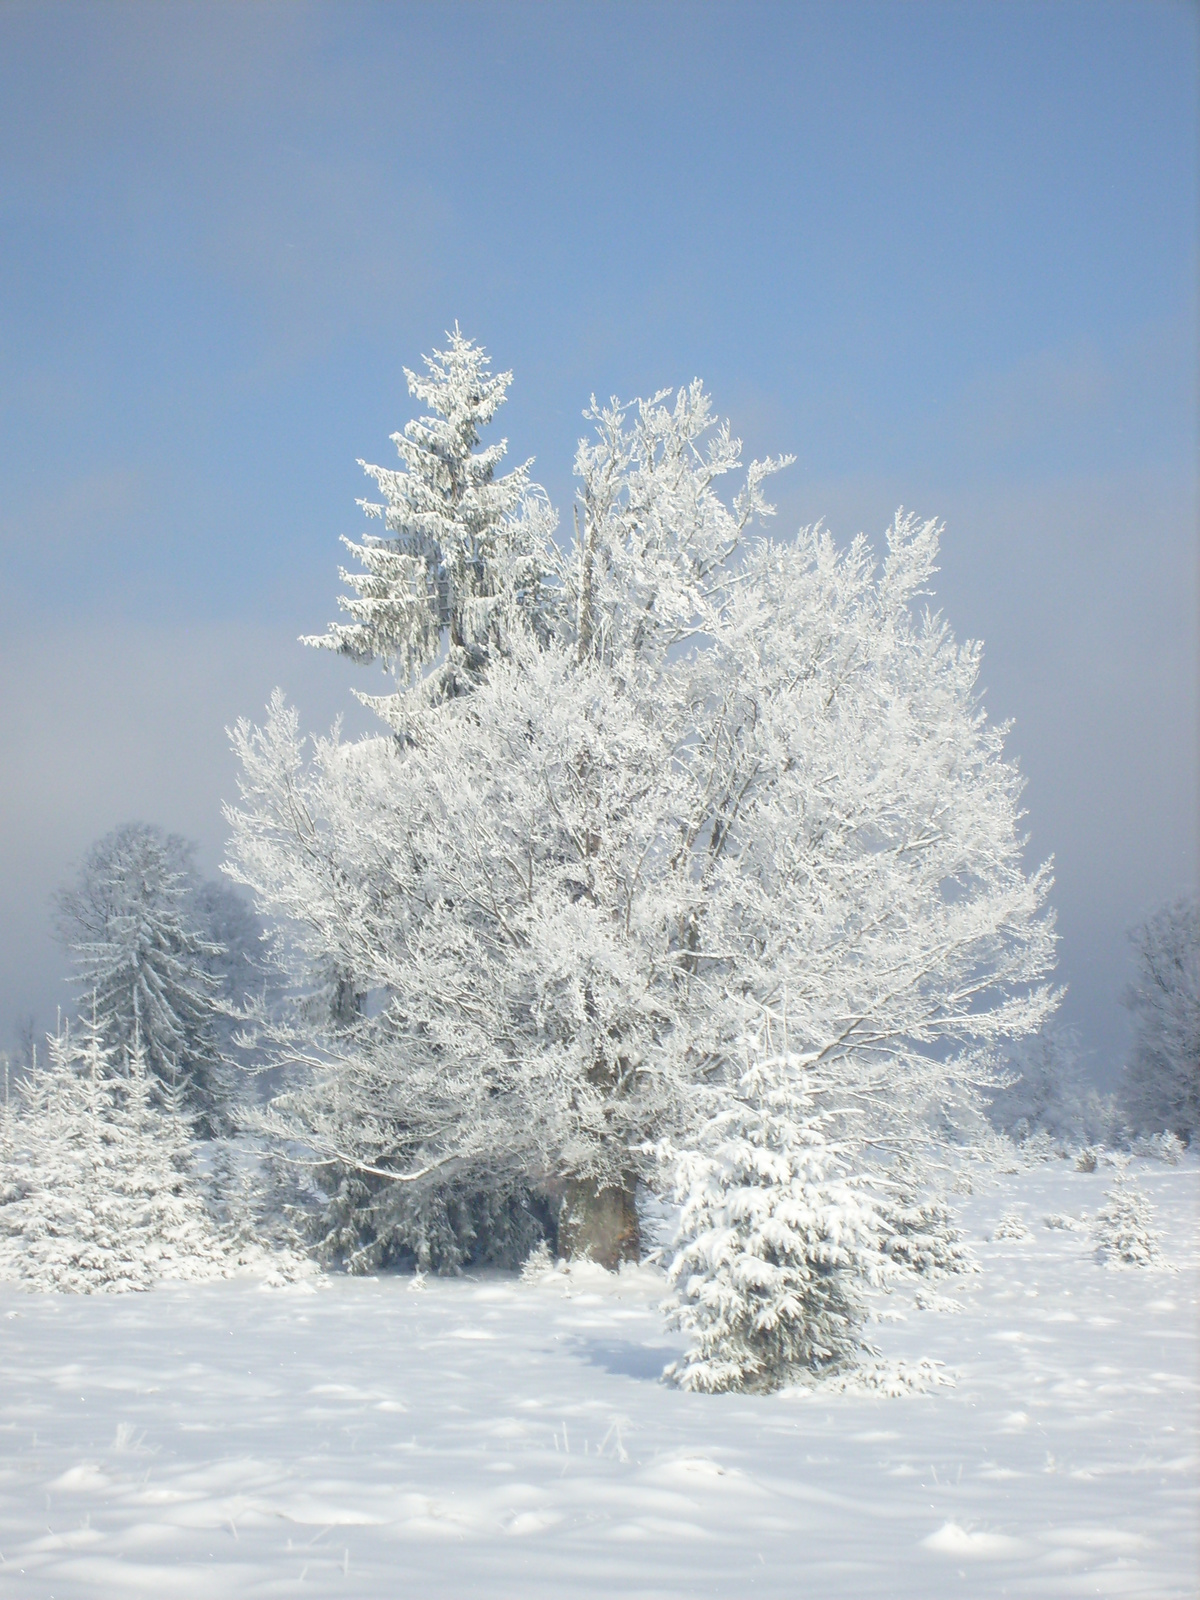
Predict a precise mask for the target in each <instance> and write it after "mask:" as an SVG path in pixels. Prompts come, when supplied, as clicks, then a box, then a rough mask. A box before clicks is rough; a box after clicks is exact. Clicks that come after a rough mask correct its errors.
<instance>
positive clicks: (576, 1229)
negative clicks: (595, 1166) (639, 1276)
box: [558, 1178, 642, 1272]
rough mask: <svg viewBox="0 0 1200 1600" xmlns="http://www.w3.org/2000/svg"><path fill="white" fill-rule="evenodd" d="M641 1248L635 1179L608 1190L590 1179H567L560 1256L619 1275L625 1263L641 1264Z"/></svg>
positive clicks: (560, 1221)
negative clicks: (639, 1260) (637, 1262)
mask: <svg viewBox="0 0 1200 1600" xmlns="http://www.w3.org/2000/svg"><path fill="white" fill-rule="evenodd" d="M641 1249H642V1238H641V1232H640V1230H639V1228H638V1214H637V1201H636V1198H635V1195H634V1186H633V1179H632V1178H627V1179H626V1180H625V1181H624V1183H623V1184H622V1185H621V1186H620V1187H612V1188H604V1189H600V1188H597V1186H596V1184H595V1182H593V1181H592V1180H590V1179H586V1178H568V1179H567V1181H566V1183H564V1184H563V1189H562V1203H561V1206H560V1208H559V1213H558V1253H559V1255H561V1256H565V1257H566V1258H567V1259H568V1260H578V1259H580V1258H584V1259H586V1260H588V1261H594V1262H596V1263H597V1265H598V1266H601V1267H607V1268H608V1270H609V1271H610V1272H615V1271H616V1269H617V1268H618V1267H619V1266H620V1264H621V1262H622V1261H637V1260H638V1259H639V1257H640V1255H641Z"/></svg>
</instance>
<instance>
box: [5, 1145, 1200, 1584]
mask: <svg viewBox="0 0 1200 1600" xmlns="http://www.w3.org/2000/svg"><path fill="white" fill-rule="evenodd" d="M978 1173H979V1175H978V1177H977V1179H976V1181H975V1192H974V1194H972V1195H970V1196H967V1197H965V1198H963V1200H962V1221H963V1224H964V1226H965V1227H966V1228H967V1229H968V1230H969V1234H970V1237H971V1240H972V1242H973V1244H974V1247H975V1250H976V1253H977V1255H978V1257H979V1259H980V1261H981V1263H982V1265H983V1268H984V1270H983V1272H982V1273H981V1274H979V1275H978V1276H975V1277H973V1278H971V1279H968V1280H961V1279H959V1280H950V1281H949V1283H945V1282H944V1283H942V1284H941V1285H939V1286H938V1288H939V1296H938V1299H937V1301H936V1302H935V1304H934V1306H933V1307H932V1308H929V1309H920V1308H918V1307H917V1305H915V1304H914V1301H913V1297H912V1295H911V1294H905V1295H903V1296H902V1295H900V1294H897V1295H893V1296H891V1297H890V1298H889V1299H887V1300H884V1301H881V1302H880V1305H881V1308H882V1309H883V1310H884V1311H885V1313H888V1314H889V1315H888V1319H887V1320H884V1321H882V1322H880V1323H878V1324H877V1325H876V1327H875V1328H874V1330H873V1336H874V1338H875V1341H876V1343H877V1344H878V1345H879V1346H880V1348H881V1350H882V1351H883V1354H884V1356H885V1357H886V1358H887V1359H888V1360H889V1361H891V1362H893V1363H898V1362H911V1361H913V1360H915V1359H917V1358H919V1357H930V1358H933V1359H934V1360H937V1361H941V1362H944V1363H945V1365H946V1368H947V1369H952V1371H953V1375H954V1380H955V1381H954V1386H953V1387H950V1386H939V1387H936V1388H934V1389H932V1390H930V1391H929V1392H927V1393H925V1394H917V1395H908V1396H906V1397H903V1398H890V1397H888V1396H887V1395H884V1394H871V1393H831V1392H822V1393H805V1392H802V1391H791V1392H787V1393H783V1394H779V1395H775V1396H771V1397H763V1398H746V1397H738V1396H721V1397H715V1398H713V1397H707V1396H703V1395H689V1394H681V1393H679V1392H677V1391H674V1390H672V1389H670V1388H668V1387H666V1386H665V1385H663V1384H661V1383H660V1382H658V1381H657V1379H658V1374H659V1372H660V1370H661V1368H662V1366H663V1364H664V1362H666V1361H667V1360H669V1359H670V1358H671V1356H672V1355H673V1354H674V1352H675V1350H676V1348H677V1342H676V1341H675V1339H674V1338H673V1336H672V1335H670V1334H668V1333H667V1332H666V1331H665V1330H664V1329H663V1326H662V1322H661V1318H660V1316H659V1314H658V1312H657V1310H656V1308H655V1301H656V1298H657V1296H658V1295H659V1294H660V1293H661V1280H660V1279H659V1278H658V1277H657V1275H656V1274H655V1273H654V1272H653V1271H652V1270H650V1269H645V1268H643V1269H639V1270H637V1271H632V1272H630V1271H627V1272H626V1273H625V1274H623V1275H622V1276H621V1278H619V1279H617V1278H611V1277H608V1276H606V1275H605V1274H602V1273H600V1272H598V1271H596V1270H594V1269H588V1268H584V1269H582V1270H580V1271H577V1272H575V1273H574V1274H573V1275H572V1276H571V1277H570V1278H568V1277H566V1276H564V1275H563V1274H561V1273H560V1274H557V1275H554V1276H552V1277H549V1278H547V1279H545V1280H543V1281H542V1282H541V1283H538V1284H532V1285H530V1284H523V1283H521V1282H519V1281H517V1280H515V1279H513V1278H511V1277H503V1276H499V1275H494V1276H475V1277H469V1278H464V1279H458V1280H450V1281H446V1280H439V1281H435V1280H430V1281H428V1282H427V1283H426V1284H425V1286H424V1287H423V1288H416V1287H415V1286H414V1284H413V1282H412V1280H406V1279H404V1278H385V1279H381V1280H378V1281H375V1280H351V1279H340V1278H336V1279H331V1278H323V1279H319V1280H316V1281H315V1282H312V1281H310V1282H302V1283H299V1284H293V1285H291V1286H289V1287H285V1288H275V1289H268V1288H265V1287H263V1286H262V1285H260V1284H258V1283H254V1282H247V1281H233V1282H215V1283H201V1284H183V1285H175V1286H168V1287H163V1288H159V1289H156V1290H155V1291H153V1292H152V1293H149V1294H143V1295H131V1296H128V1297H122V1298H114V1297H104V1296H99V1295H97V1296H93V1297H90V1298H85V1297H79V1298H71V1297H66V1296H34V1295H31V1294H28V1293H25V1292H23V1291H21V1290H19V1289H16V1288H13V1287H11V1286H8V1285H3V1286H0V1332H2V1337H3V1378H4V1384H3V1401H2V1412H0V1448H2V1457H0V1551H2V1555H3V1565H2V1566H0V1592H2V1593H3V1594H4V1595H5V1596H10V1597H12V1600H33V1597H38V1600H48V1597H55V1600H75V1597H79V1600H83V1597H88V1600H106V1597H113V1600H116V1597H120V1600H130V1597H135V1596H138V1595H150V1594H153V1595H156V1596H160V1597H167V1600H176V1597H178V1600H188V1597H192V1596H196V1597H205V1600H208V1597H212V1600H217V1597H222V1600H223V1597H241V1596H268V1595H301V1596H303V1595H313V1596H316V1595H336V1596H380V1597H383V1596H387V1597H391V1596H397V1597H404V1596H434V1595H437V1596H445V1597H447V1600H457V1597H462V1600H466V1597H479V1596H483V1597H487V1600H493V1597H494V1600H550V1597H554V1600H565V1597H570V1600H592V1597H600V1596H606V1597H608V1596H614V1595H616V1596H622V1597H629V1600H633V1597H637V1600H652V1597H655V1600H657V1597H665V1596H672V1597H687V1596H708V1595H714V1596H721V1597H723V1600H748V1597H759V1596H761V1597H764V1600H765V1597H776V1596H778V1597H780V1600H783V1597H787V1600H796V1597H799V1596H803V1597H812V1600H824V1597H827V1596H828V1597H833V1596H846V1597H860V1596H868V1595H878V1596H886V1597H888V1600H904V1597H912V1600H935V1597H940V1596H943V1595H962V1596H971V1597H977V1596H991V1595H1013V1596H1029V1597H1033V1596H1045V1597H1054V1600H1062V1597H1067V1596H1073V1595H1105V1596H1110V1595H1122V1596H1130V1597H1137V1600H1151V1597H1158V1596H1163V1597H1165V1596H1178V1597H1181V1600H1182V1597H1189V1600H1190V1597H1192V1596H1194V1594H1195V1592H1196V1574H1197V1508H1198V1506H1200V1498H1198V1488H1200V1484H1198V1481H1197V1480H1198V1477H1200V1474H1198V1472H1197V1453H1196V1423H1197V1410H1196V1406H1197V1381H1196V1380H1197V1354H1198V1352H1197V1324H1196V1299H1197V1295H1196V1291H1197V1267H1198V1265H1200V1252H1198V1250H1197V1231H1196V1220H1197V1218H1196V1202H1197V1196H1198V1190H1200V1183H1198V1178H1200V1174H1198V1170H1197V1166H1196V1164H1195V1162H1194V1161H1189V1162H1187V1163H1186V1164H1184V1165H1181V1166H1180V1167H1177V1168H1171V1167H1166V1166H1162V1165H1158V1164H1154V1163H1148V1164H1144V1163H1141V1162H1138V1163H1135V1164H1134V1171H1133V1174H1132V1175H1133V1176H1134V1177H1135V1180H1136V1181H1137V1183H1138V1184H1139V1185H1140V1186H1141V1187H1142V1188H1143V1189H1144V1190H1145V1192H1146V1193H1148V1194H1149V1195H1150V1197H1151V1199H1152V1200H1153V1201H1154V1203H1155V1204H1156V1205H1157V1206H1158V1208H1159V1210H1158V1219H1157V1220H1158V1223H1159V1225H1160V1226H1161V1228H1162V1230H1163V1235H1164V1246H1165V1250H1166V1253H1167V1256H1168V1258H1169V1260H1170V1261H1171V1263H1172V1264H1173V1265H1174V1267H1175V1268H1176V1269H1177V1270H1175V1271H1166V1270H1152V1271H1137V1270H1124V1271H1121V1270H1113V1269H1106V1268H1104V1267H1101V1266H1100V1265H1098V1264H1097V1263H1096V1262H1095V1260H1094V1258H1093V1256H1092V1254H1091V1250H1090V1242H1089V1237H1088V1234H1087V1232H1086V1230H1085V1229H1084V1230H1080V1229H1075V1230H1072V1229H1071V1228H1069V1227H1064V1226H1057V1227H1053V1228H1051V1227H1047V1226H1046V1225H1045V1222H1044V1220H1043V1219H1044V1218H1045V1217H1047V1216H1056V1217H1059V1218H1067V1219H1070V1218H1078V1217H1079V1216H1080V1215H1081V1213H1083V1212H1084V1211H1086V1212H1088V1213H1091V1212H1094V1211H1095V1209H1096V1207H1097V1205H1098V1204H1099V1202H1100V1198H1101V1195H1102V1193H1103V1191H1104V1190H1105V1189H1106V1188H1107V1187H1109V1186H1110V1185H1111V1182H1112V1178H1113V1173H1112V1170H1111V1168H1110V1169H1103V1168H1102V1169H1101V1170H1100V1171H1099V1172H1097V1173H1094V1174H1085V1173H1079V1172H1076V1171H1074V1170H1072V1169H1071V1168H1070V1167H1069V1166H1068V1164H1067V1163H1066V1162H1057V1163H1054V1164H1052V1165H1049V1166H1046V1167H1035V1168H1032V1169H1029V1170H1023V1171H1021V1172H1020V1173H1009V1174H997V1173H995V1172H992V1171H985V1170H984V1169H978ZM1006 1211H1017V1212H1019V1213H1020V1214H1021V1215H1022V1216H1023V1218H1024V1219H1025V1221H1026V1222H1027V1224H1028V1226H1029V1230H1030V1231H1029V1237H1027V1238H1024V1239H1020V1238H1005V1239H1000V1240H996V1241H992V1240H991V1237H990V1236H991V1234H992V1231H993V1229H994V1228H995V1226H996V1223H997V1220H998V1218H999V1217H1000V1216H1001V1214H1002V1213H1003V1212H1006ZM891 1314H895V1315H894V1318H893V1316H892V1315H891Z"/></svg>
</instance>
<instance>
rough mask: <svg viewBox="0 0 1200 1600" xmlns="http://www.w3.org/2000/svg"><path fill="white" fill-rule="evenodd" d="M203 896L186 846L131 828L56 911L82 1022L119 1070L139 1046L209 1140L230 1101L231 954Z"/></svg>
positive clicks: (101, 848) (154, 831) (87, 864)
mask: <svg viewBox="0 0 1200 1600" xmlns="http://www.w3.org/2000/svg"><path fill="white" fill-rule="evenodd" d="M198 888H200V880H199V877H198V875H197V873H196V870H195V868H194V866H193V864H192V846H190V845H189V844H188V843H187V841H186V840H184V839H181V838H180V837H179V836H178V835H176V834H164V833H163V832H162V830H161V829H159V828H156V827H153V826H152V825H150V824H148V823H144V822H129V823H124V824H123V825H122V826H120V827H118V828H114V829H113V831H112V832H111V833H108V834H106V835H105V836H104V837H103V838H102V839H98V840H97V841H96V843H95V844H94V845H92V847H91V849H90V850H89V851H88V853H87V855H86V856H85V857H84V860H83V863H82V865H81V867H80V870H79V873H78V875H77V878H76V881H75V882H74V883H73V884H72V885H71V886H69V887H68V888H65V889H63V890H60V892H59V893H58V895H57V896H56V907H57V912H58V930H59V936H60V938H61V940H62V942H63V943H64V945H66V947H67V948H68V950H69V951H70V953H71V956H72V960H73V964H74V967H75V972H74V981H75V983H76V984H77V985H78V986H79V989H80V991H81V993H82V996H83V1000H82V1006H83V1010H82V1011H81V1021H84V1022H86V1020H87V1017H88V1016H89V1015H90V1013H91V1011H92V1010H93V1008H94V1010H95V1013H96V1015H98V1016H99V1017H101V1018H102V1019H103V1024H104V1029H105V1043H106V1047H107V1048H108V1049H109V1050H110V1051H111V1052H112V1054H113V1058H114V1059H115V1060H123V1059H125V1058H126V1057H127V1056H129V1055H130V1053H131V1052H132V1051H133V1049H134V1041H135V1039H136V1040H138V1041H140V1045H139V1048H140V1049H141V1050H142V1051H143V1052H144V1055H145V1059H146V1062H147V1064H148V1067H149V1069H150V1071H151V1072H152V1073H153V1074H154V1076H155V1077H156V1078H157V1079H158V1080H159V1082H160V1083H161V1084H162V1085H163V1086H164V1088H165V1089H167V1090H172V1089H173V1090H179V1089H180V1088H181V1087H182V1089H183V1090H184V1091H185V1092H186V1098H187V1103H188V1105H189V1107H190V1108H191V1110H192V1111H193V1112H195V1113H196V1114H197V1116H198V1117H199V1118H200V1119H201V1125H202V1129H203V1131H205V1132H207V1133H210V1134H211V1133H214V1132H216V1131H218V1130H219V1129H220V1128H221V1127H222V1126H223V1125H224V1123H225V1121H226V1118H227V1109H228V1102H229V1099H230V1095H231V1087H230V1075H229V1072H228V1069H227V1066H226V1064H225V1062H224V1061H223V1060H222V1054H221V1049H220V1040H219V1033H220V1018H221V997H222V991H223V989H224V987H225V986H224V984H223V982H222V974H221V970H220V968H221V963H222V961H223V959H224V958H225V955H226V951H225V947H224V946H223V945H221V944H220V943H219V942H217V941H216V940H214V939H212V938H210V937H206V933H207V930H206V928H205V926H204V923H205V916H204V912H203V908H202V907H200V906H198V905H197V902H196V891H197V889H198ZM226 892H228V891H226Z"/></svg>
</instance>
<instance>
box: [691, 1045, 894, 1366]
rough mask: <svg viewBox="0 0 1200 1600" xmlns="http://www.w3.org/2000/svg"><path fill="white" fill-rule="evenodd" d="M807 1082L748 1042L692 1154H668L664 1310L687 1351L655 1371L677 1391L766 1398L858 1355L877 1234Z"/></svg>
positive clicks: (781, 1059) (873, 1210)
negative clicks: (672, 1222) (674, 1205)
mask: <svg viewBox="0 0 1200 1600" xmlns="http://www.w3.org/2000/svg"><path fill="white" fill-rule="evenodd" d="M807 1078H808V1074H807V1073H806V1070H805V1065H804V1063H803V1062H802V1061H801V1060H800V1059H799V1058H798V1057H794V1056H788V1055H779V1054H773V1053H771V1052H770V1051H769V1050H764V1049H763V1048H762V1045H761V1042H760V1041H752V1042H751V1043H750V1045H749V1046H748V1048H747V1051H746V1059H745V1061H744V1063H743V1071H742V1073H741V1076H740V1078H739V1079H738V1081H737V1083H736V1085H733V1086H731V1087H730V1088H729V1089H727V1090H725V1091H723V1092H718V1093H717V1095H716V1096H715V1101H716V1104H715V1106H714V1108H713V1110H712V1112H711V1114H710V1115H709V1117H708V1118H707V1120H706V1121H705V1122H704V1124H703V1126H702V1128H701V1130H700V1136H699V1137H698V1138H697V1139H695V1140H694V1141H693V1147H692V1148H690V1149H687V1150H683V1151H679V1152H670V1155H671V1156H672V1157H673V1159H672V1163H671V1164H672V1166H673V1170H674V1182H675V1188H676V1198H677V1199H678V1200H679V1201H680V1202H681V1203H682V1211H681V1214H680V1221H679V1232H678V1235H677V1238H676V1241H675V1246H676V1250H675V1256H674V1260H673V1262H672V1264H671V1269H670V1275H669V1281H670V1284H671V1294H670V1297H669V1298H668V1301H667V1308H668V1312H669V1316H670V1319H671V1321H672V1323H673V1324H674V1326H676V1327H679V1328H682V1329H683V1330H684V1332H686V1333H687V1334H689V1335H690V1337H691V1341H692V1342H691V1347H690V1349H689V1350H688V1352H687V1354H686V1355H685V1356H684V1357H683V1359H682V1360H681V1361H679V1362H676V1363H675V1364H674V1365H673V1366H672V1367H671V1368H669V1369H668V1374H669V1376H671V1377H673V1378H674V1379H675V1381H676V1382H677V1383H679V1384H680V1385H681V1387H683V1388H685V1389H702V1390H707V1391H709V1392H714V1391H719V1390H726V1389H753V1390H764V1389H776V1388H779V1387H780V1386H781V1385H782V1384H784V1383H787V1382H789V1381H791V1380H794V1379H796V1378H800V1377H804V1376H810V1377H811V1376H812V1375H813V1374H814V1373H822V1372H827V1371H830V1370H836V1369H837V1368H838V1367H840V1366H845V1365H847V1364H852V1363H853V1361H854V1360H855V1358H856V1357H857V1355H858V1354H859V1353H860V1351H861V1349H862V1337H861V1326H862V1323H863V1320H864V1317H865V1307H864V1304H863V1300H862V1295H861V1290H862V1288H863V1287H864V1285H866V1284H877V1283H879V1282H880V1281H881V1280H882V1278H883V1276H884V1273H885V1261H886V1258H885V1256H884V1254H883V1253H882V1252H881V1248H880V1247H881V1243H882V1241H883V1237H884V1231H885V1230H884V1225H883V1221H882V1219H881V1217H880V1215H879V1212H878V1209H877V1207H876V1205H875V1203H874V1200H873V1197H872V1195H871V1193H870V1192H869V1191H868V1190H866V1189H864V1187H863V1184H862V1181H861V1179H860V1180H858V1181H857V1182H856V1181H855V1179H854V1177H853V1176H851V1175H849V1174H848V1173H847V1170H846V1156H845V1153H844V1152H842V1151H839V1148H838V1146H837V1144H836V1143H831V1142H829V1140H828V1139H827V1137H826V1131H827V1130H826V1127H825V1125H824V1120H825V1119H823V1118H822V1117H821V1116H820V1115H819V1114H818V1113H817V1111H816V1108H815V1106H814V1104H813V1099H812V1095H811V1092H810V1090H809V1087H808V1084H807Z"/></svg>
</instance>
